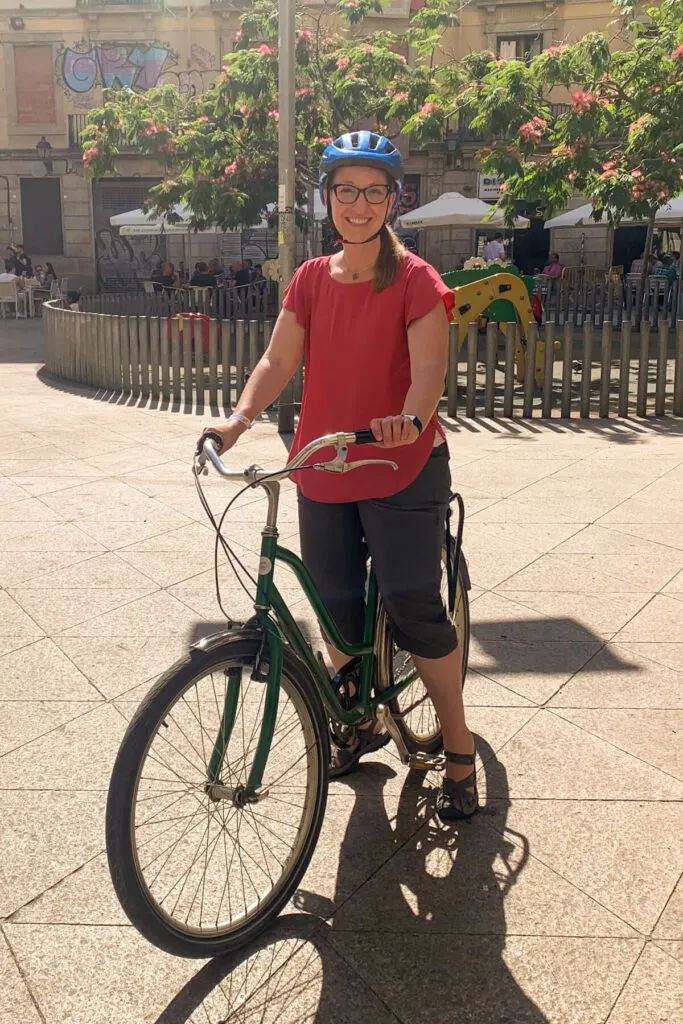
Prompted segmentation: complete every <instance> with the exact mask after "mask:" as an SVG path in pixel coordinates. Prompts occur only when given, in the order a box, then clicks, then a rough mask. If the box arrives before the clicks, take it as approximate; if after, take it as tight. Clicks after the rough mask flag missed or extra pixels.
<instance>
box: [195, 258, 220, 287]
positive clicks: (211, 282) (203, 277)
mask: <svg viewBox="0 0 683 1024" xmlns="http://www.w3.org/2000/svg"><path fill="white" fill-rule="evenodd" d="M190 285H191V286H192V287H193V288H215V287H216V275H215V274H210V273H209V269H208V267H207V265H206V263H204V262H203V261H202V262H201V263H197V264H196V267H195V272H194V274H193V275H192V277H191V278H190Z"/></svg>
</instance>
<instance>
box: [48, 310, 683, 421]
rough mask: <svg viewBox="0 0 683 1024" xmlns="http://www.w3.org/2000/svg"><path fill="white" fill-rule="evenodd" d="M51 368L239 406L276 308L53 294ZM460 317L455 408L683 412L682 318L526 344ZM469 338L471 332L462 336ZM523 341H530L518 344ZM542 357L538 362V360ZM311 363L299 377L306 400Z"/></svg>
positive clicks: (548, 336) (454, 334) (543, 334)
mask: <svg viewBox="0 0 683 1024" xmlns="http://www.w3.org/2000/svg"><path fill="white" fill-rule="evenodd" d="M44 318H45V333H46V359H45V365H46V369H47V370H48V371H49V372H50V373H52V374H54V375H56V376H58V377H62V378H64V379H66V380H70V381H74V382H75V383H78V384H84V385H89V386H91V387H95V388H100V389H105V390H108V391H112V392H118V393H123V394H130V395H132V396H133V397H138V396H142V397H150V398H152V399H160V400H164V401H168V402H170V401H173V402H181V401H184V402H189V403H192V404H196V405H203V404H209V405H211V406H213V407H217V408H222V409H224V410H226V411H227V410H229V409H231V408H233V407H234V405H235V403H236V402H237V399H238V398H239V396H240V394H241V393H242V390H243V388H244V385H245V383H246V381H247V379H248V377H249V374H250V372H251V370H252V369H253V368H254V366H255V365H256V363H257V362H258V360H259V359H260V357H261V355H262V354H263V352H264V350H265V347H266V346H267V344H268V341H269V339H270V335H271V333H272V329H273V323H274V321H273V320H272V319H269V318H261V319H257V318H252V319H233V320H222V321H219V320H217V319H215V318H212V319H209V320H199V319H194V320H192V319H168V318H166V317H159V316H151V317H150V316H135V315H131V316H116V315H109V314H107V313H94V312H84V311H76V310H71V309H64V308H62V306H61V303H60V302H59V301H57V300H55V301H51V302H47V303H45V306H44ZM466 333H467V336H466V337H465V338H463V339H460V338H459V336H458V329H457V328H456V327H455V326H453V327H451V342H450V355H449V365H448V376H447V381H446V391H445V396H444V397H445V399H446V402H447V411H448V414H449V415H450V416H460V415H464V416H466V417H475V416H480V415H481V416H487V417H497V416H503V417H523V418H530V417H535V416H542V417H544V418H550V417H562V418H573V417H579V418H583V419H586V418H590V417H594V416H600V417H609V416H620V417H624V416H631V415H637V416H649V415H652V414H654V415H655V416H664V415H674V416H683V320H682V321H679V322H678V323H677V324H676V326H675V327H674V328H673V329H672V328H671V327H670V325H669V322H668V320H661V321H660V323H659V328H658V330H656V331H655V330H654V329H653V328H652V327H651V326H650V324H649V323H647V322H646V323H644V324H643V327H642V330H641V331H640V332H635V331H634V330H633V329H632V327H631V324H630V323H629V322H628V321H624V322H623V323H622V326H621V329H620V330H617V329H615V327H614V325H613V324H611V323H610V322H609V321H606V322H604V323H603V325H602V326H601V328H600V329H599V330H597V329H596V328H595V327H594V326H593V323H592V321H591V320H586V321H584V323H583V325H582V327H581V329H580V330H579V331H576V330H575V329H574V326H573V324H572V323H570V322H569V321H566V322H565V324H564V326H563V327H562V328H558V327H556V326H555V325H554V324H552V323H551V324H545V325H543V326H542V327H541V328H540V329H537V328H535V327H534V328H533V329H532V330H531V331H530V335H529V339H528V341H527V343H526V344H525V345H524V346H523V347H522V348H521V349H518V348H517V346H518V338H517V328H516V327H515V325H514V324H511V325H509V326H508V328H507V331H506V334H505V335H502V334H501V332H500V331H499V330H498V326H497V325H496V324H493V323H491V324H489V325H488V328H487V330H486V333H485V335H484V334H482V333H481V332H480V331H479V329H478V325H477V324H470V326H469V328H468V330H467V332H466ZM461 341H462V343H461ZM516 351H517V352H518V353H519V354H518V355H516ZM537 357H538V362H537ZM301 390H302V374H301V370H299V372H298V374H297V378H296V386H295V402H296V401H298V400H300V396H301Z"/></svg>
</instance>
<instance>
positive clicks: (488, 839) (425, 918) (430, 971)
mask: <svg viewBox="0 0 683 1024" xmlns="http://www.w3.org/2000/svg"><path fill="white" fill-rule="evenodd" d="M477 750H478V753H479V756H480V758H481V760H482V762H483V768H482V769H481V771H480V778H481V782H480V789H483V790H484V791H485V789H486V779H487V778H488V777H490V776H491V775H492V774H493V773H494V772H495V777H496V793H497V794H498V795H497V797H496V799H495V801H491V802H490V804H489V805H488V806H484V808H483V809H482V811H481V812H480V813H479V814H478V815H477V816H476V817H475V818H474V819H473V820H472V821H470V822H464V823H459V824H457V825H456V826H451V827H444V826H441V825H440V823H439V821H438V819H436V818H435V817H434V797H435V793H436V789H435V788H434V777H433V776H432V777H429V778H426V777H425V776H424V774H422V773H418V772H406V771H405V769H404V768H402V767H399V768H395V767H394V766H393V765H392V763H391V761H389V760H388V756H387V754H386V753H384V754H383V755H382V756H381V757H380V759H378V760H375V761H372V762H367V763H366V764H365V765H364V767H363V768H362V770H361V771H359V772H357V773H356V774H355V775H353V776H349V777H348V779H347V780H346V782H345V784H344V786H343V788H342V785H341V782H338V783H336V784H335V786H334V787H333V789H332V790H331V796H330V800H329V802H328V817H329V816H330V815H331V814H334V812H335V806H334V805H335V802H336V801H339V800H343V801H344V802H346V803H348V801H349V800H353V807H352V810H351V812H350V815H349V817H348V821H347V827H346V831H345V834H344V836H343V838H342V840H341V850H340V856H339V866H338V871H337V877H336V885H335V896H334V897H333V898H332V899H331V900H330V899H328V898H325V897H323V896H320V895H319V894H316V893H313V892H309V891H307V890H306V888H305V886H306V877H304V880H303V887H302V888H300V889H299V891H298V892H297V894H296V895H295V897H294V899H293V901H292V904H290V908H289V910H288V912H286V913H284V914H283V915H282V916H281V917H280V919H279V920H278V921H277V923H276V924H275V926H274V927H273V928H271V929H270V930H269V931H268V932H266V933H265V934H264V935H262V936H261V937H260V938H259V939H258V940H256V941H255V942H254V943H252V944H250V945H249V946H246V947H245V948H244V949H242V950H240V951H238V952H237V953H235V954H232V955H228V956H226V957H218V958H216V959H214V960H212V961H210V962H208V963H207V964H206V965H205V966H203V967H201V968H200V969H199V971H198V972H197V974H196V975H195V976H194V978H192V979H191V980H190V981H189V982H188V983H187V984H186V985H185V986H184V987H183V989H182V990H181V991H180V992H179V993H178V994H177V995H176V996H175V998H174V999H173V1000H172V1001H171V1002H170V1004H169V1005H168V1006H167V1007H166V1009H165V1010H164V1011H163V1013H162V1014H161V1015H160V1016H159V1017H158V1018H157V1020H156V1022H155V1024H257V1022H258V1024H276V1022H277V1024H337V1022H339V1024H341V1022H342V1021H344V1022H346V1021H349V1020H353V1021H355V1022H357V1024H389V1022H391V1024H397V1022H399V1021H410V1022H411V1024H413V1022H416V1024H421V1022H422V1021H424V1022H425V1024H427V1021H429V1022H430V1024H431V1022H432V1021H434V1020H436V1021H467V1022H468V1024H547V1021H548V1019H547V1017H546V1016H545V1015H544V1014H543V1013H542V1012H541V1011H540V1010H539V1008H538V1006H537V1005H536V1004H535V1003H534V1002H533V1000H532V999H530V998H529V996H527V995H526V994H525V992H524V991H523V990H522V988H521V987H520V985H519V983H518V982H517V981H516V979H515V977H514V976H513V974H512V973H511V971H510V969H509V968H508V965H507V963H506V961H505V947H506V931H507V927H506V915H505V900H506V897H507V895H508V894H509V893H510V891H511V889H512V887H513V886H514V885H515V883H516V881H517V879H518V878H519V876H520V874H521V872H522V871H523V870H524V867H525V865H526V864H527V861H528V857H529V844H528V842H527V840H526V838H525V837H524V836H523V835H520V834H519V833H514V832H512V831H511V830H510V829H509V828H508V827H507V826H506V818H507V812H508V807H509V799H508V796H507V788H506V786H505V781H506V776H505V769H504V766H503V765H502V764H501V763H500V762H499V761H498V760H497V759H496V757H495V753H494V751H493V750H492V749H491V747H490V746H489V745H488V743H487V742H486V741H485V740H484V739H482V738H481V737H477ZM394 764H395V765H398V762H397V761H394ZM402 776H403V782H402V784H401V782H400V779H401V777H402ZM399 787H400V789H399ZM392 791H393V792H394V793H395V792H396V791H398V803H397V804H396V799H395V796H394V799H393V801H392V799H391V793H392ZM385 797H386V798H387V799H385ZM387 805H388V806H389V807H390V808H392V807H393V808H394V809H395V813H393V814H392V811H391V810H390V811H389V813H387ZM373 849H374V850H375V852H376V853H378V854H379V856H377V858H376V859H377V864H376V867H375V869H374V871H370V872H369V877H367V875H368V873H367V872H366V877H365V878H359V874H358V863H359V859H363V860H365V861H366V859H367V855H368V853H372V851H373ZM349 894H351V895H349ZM297 910H302V911H305V912H304V913H297V912H296V911H297Z"/></svg>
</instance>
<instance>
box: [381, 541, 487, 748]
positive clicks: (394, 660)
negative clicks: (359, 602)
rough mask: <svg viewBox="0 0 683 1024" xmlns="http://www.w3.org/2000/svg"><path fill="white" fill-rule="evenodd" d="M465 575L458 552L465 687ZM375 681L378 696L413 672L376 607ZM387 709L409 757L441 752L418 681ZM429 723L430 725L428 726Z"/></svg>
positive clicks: (429, 705) (467, 613) (438, 733)
mask: <svg viewBox="0 0 683 1024" xmlns="http://www.w3.org/2000/svg"><path fill="white" fill-rule="evenodd" d="M445 558H446V552H445V549H444V553H443V559H444V572H443V582H442V587H441V590H442V594H444V595H445V598H446V603H447V594H448V581H447V574H446V568H445ZM451 565H452V566H453V567H454V566H455V545H453V549H452V551H451ZM468 590H469V573H468V571H467V563H466V561H465V556H464V554H463V553H462V551H461V552H460V563H459V566H458V583H457V587H456V594H455V612H454V615H453V621H454V623H455V625H456V629H457V632H458V648H459V650H460V651H461V659H462V660H461V668H462V683H463V686H464V685H465V677H466V675H467V664H468V659H469V649H470V603H469V596H468ZM376 636H377V640H376V651H377V680H376V686H377V690H378V692H381V691H382V690H384V689H388V688H389V687H390V686H393V685H394V682H395V681H397V680H398V679H400V677H401V674H402V673H403V672H404V671H406V670H409V671H414V666H413V664H412V658H411V657H410V655H409V654H408V653H407V652H406V651H402V650H400V648H398V647H397V646H396V644H395V643H394V639H393V636H392V632H391V625H390V623H389V620H388V618H387V614H386V611H385V609H384V607H383V606H382V605H381V604H380V609H379V613H378V618H377V634H376ZM412 706H415V707H418V708H420V712H419V717H418V716H417V715H416V714H415V713H414V709H413V710H412V711H411V710H410V709H411V707H412ZM389 709H390V710H391V713H392V715H393V716H394V718H395V721H396V724H397V726H398V728H399V731H400V733H401V736H402V738H403V742H404V743H405V745H406V748H407V750H408V751H409V753H411V754H416V753H418V751H421V752H424V753H426V754H435V753H438V751H440V750H442V749H443V737H442V734H441V728H440V727H439V726H438V718H437V716H436V711H435V710H434V705H433V704H432V702H431V700H430V698H429V695H428V693H427V691H426V689H425V687H424V684H423V683H422V681H421V680H420V678H419V677H417V679H416V680H415V682H413V683H411V684H410V686H408V687H407V688H406V689H405V690H404V691H403V692H402V693H400V694H399V695H398V697H395V698H394V699H393V700H391V701H389ZM424 721H426V722H427V723H428V728H426V729H422V728H420V726H419V724H418V722H424ZM432 723H433V724H432Z"/></svg>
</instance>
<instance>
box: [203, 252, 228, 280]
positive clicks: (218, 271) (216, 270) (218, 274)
mask: <svg viewBox="0 0 683 1024" xmlns="http://www.w3.org/2000/svg"><path fill="white" fill-rule="evenodd" d="M207 273H209V274H211V275H212V277H215V278H216V281H217V282H220V281H224V280H225V274H224V272H223V268H222V267H221V265H220V263H219V262H218V260H217V259H215V258H214V259H212V260H209V266H208V268H207Z"/></svg>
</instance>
